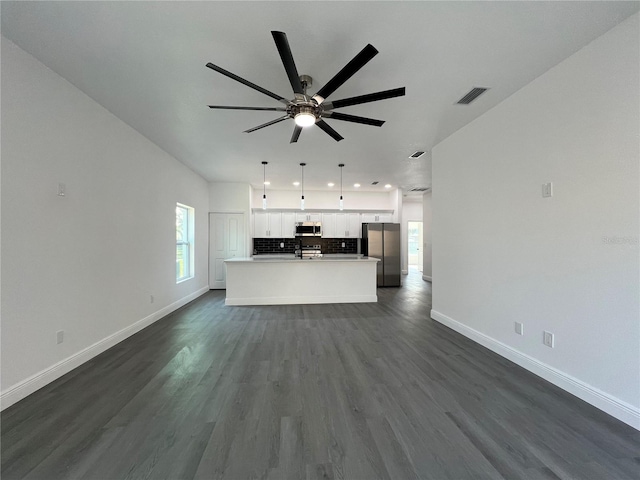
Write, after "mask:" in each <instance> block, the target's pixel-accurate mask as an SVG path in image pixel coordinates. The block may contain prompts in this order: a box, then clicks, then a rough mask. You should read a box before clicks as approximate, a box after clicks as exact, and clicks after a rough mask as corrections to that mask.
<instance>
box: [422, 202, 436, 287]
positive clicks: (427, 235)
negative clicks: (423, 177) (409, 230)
mask: <svg viewBox="0 0 640 480" xmlns="http://www.w3.org/2000/svg"><path fill="white" fill-rule="evenodd" d="M431 196H432V195H431V192H425V194H424V195H423V196H422V278H423V279H424V280H428V281H431V279H432V267H431V265H432V261H431V258H432V247H433V240H432V228H431V225H432V208H431Z"/></svg>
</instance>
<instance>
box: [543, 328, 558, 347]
mask: <svg viewBox="0 0 640 480" xmlns="http://www.w3.org/2000/svg"><path fill="white" fill-rule="evenodd" d="M542 343H544V344H545V345H546V346H547V347H551V348H553V347H554V343H555V342H554V338H553V333H551V332H547V331H545V332H544V333H543V334H542Z"/></svg>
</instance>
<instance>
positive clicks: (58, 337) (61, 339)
mask: <svg viewBox="0 0 640 480" xmlns="http://www.w3.org/2000/svg"><path fill="white" fill-rule="evenodd" d="M62 342H64V330H58V331H57V332H56V343H57V344H58V345H60V344H61V343H62Z"/></svg>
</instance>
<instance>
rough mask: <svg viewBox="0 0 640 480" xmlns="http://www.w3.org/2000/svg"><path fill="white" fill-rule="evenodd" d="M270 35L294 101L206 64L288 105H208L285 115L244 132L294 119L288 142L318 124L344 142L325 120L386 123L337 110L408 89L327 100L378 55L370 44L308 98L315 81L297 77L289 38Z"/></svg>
mask: <svg viewBox="0 0 640 480" xmlns="http://www.w3.org/2000/svg"><path fill="white" fill-rule="evenodd" d="M271 35H272V36H273V40H274V41H275V43H276V48H277V49H278V53H279V54H280V59H281V60H282V64H283V66H284V69H285V72H286V73H287V77H288V78H289V83H290V84H291V88H292V89H293V93H294V98H293V99H292V100H287V99H286V98H284V97H282V96H280V95H278V94H276V93H273V92H270V91H269V90H267V89H265V88H262V87H260V86H258V85H256V84H255V83H252V82H250V81H249V80H245V79H244V78H242V77H239V76H238V75H235V74H234V73H231V72H229V71H228V70H225V69H224V68H222V67H219V66H217V65H214V64H213V63H207V67H208V68H210V69H212V70H214V71H216V72H218V73H221V74H222V75H224V76H226V77H228V78H231V79H232V80H235V81H236V82H240V83H242V84H243V85H246V86H247V87H249V88H253V89H254V90H257V91H258V92H260V93H263V94H264V95H267V96H269V97H271V98H273V99H274V100H277V101H279V102H281V103H283V104H284V105H285V106H284V107H282V106H281V107H241V106H230V105H209V108H212V109H226V110H268V111H274V112H284V113H285V114H284V115H283V116H281V117H279V118H276V119H275V120H271V121H269V122H267V123H263V124H262V125H258V126H257V127H253V128H250V129H248V130H245V131H244V133H251V132H255V131H256V130H260V129H262V128H264V127H268V126H271V125H275V124H276V123H280V122H282V121H284V120H288V119H293V120H294V122H295V127H294V130H293V134H292V135H291V140H290V142H289V143H296V142H297V141H298V138H300V133H301V132H302V129H303V128H305V127H310V126H312V125H317V126H318V127H319V128H320V129H321V130H322V131H324V132H325V133H326V134H327V135H329V136H330V137H331V138H333V139H334V140H336V141H337V142H339V141H340V140H342V139H343V137H342V136H341V135H340V134H339V133H338V132H336V131H335V130H334V129H333V128H332V127H331V126H329V124H327V123H326V122H325V121H324V119H325V118H331V119H334V120H342V121H345V122H352V123H360V124H363V125H371V126H375V127H381V126H382V125H383V124H384V121H383V120H376V119H373V118H366V117H359V116H356V115H348V114H346V113H340V112H334V111H333V110H334V109H336V108H342V107H348V106H351V105H359V104H362V103H369V102H376V101H379V100H384V99H387V98H393V97H400V96H403V95H404V94H405V87H401V88H394V89H391V90H385V91H381V92H375V93H369V94H366V95H359V96H356V97H349V98H343V99H341V100H334V101H332V102H327V101H326V99H327V97H329V96H330V95H331V94H332V93H333V92H335V91H336V90H337V89H338V88H339V87H340V86H342V84H344V83H345V82H346V81H347V80H349V79H350V78H351V77H352V76H353V75H354V74H355V73H356V72H357V71H358V70H360V69H361V68H362V67H364V66H365V65H366V64H367V63H368V62H369V61H370V60H371V59H372V58H373V57H374V56H376V55H377V54H378V50H376V49H375V48H374V47H373V45H370V44H369V45H367V46H366V47H364V48H363V49H362V50H361V51H360V53H358V54H357V55H356V56H355V57H354V58H353V59H352V60H351V61H350V62H349V63H347V65H345V66H344V68H343V69H342V70H340V71H339V72H338V73H337V74H336V75H334V77H333V78H332V79H331V80H329V82H327V84H326V85H324V86H323V87H322V88H321V89H320V90H318V91H317V92H316V93H315V95H313V96H311V97H310V96H308V95H307V88H308V87H310V86H311V85H312V78H311V77H310V76H308V75H299V74H298V69H297V68H296V64H295V62H294V60H293V54H292V53H291V48H290V47H289V41H288V40H287V35H286V34H285V33H283V32H276V31H272V32H271Z"/></svg>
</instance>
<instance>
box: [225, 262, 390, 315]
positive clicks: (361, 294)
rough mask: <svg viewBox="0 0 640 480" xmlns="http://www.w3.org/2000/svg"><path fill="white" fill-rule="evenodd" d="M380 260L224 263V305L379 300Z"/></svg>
mask: <svg viewBox="0 0 640 480" xmlns="http://www.w3.org/2000/svg"><path fill="white" fill-rule="evenodd" d="M378 262H379V260H378V259H377V258H371V257H362V256H361V255H355V254H354V255H349V254H335V255H327V256H324V257H314V258H304V259H301V258H296V257H295V256H292V255H291V256H287V255H260V256H255V257H248V258H230V259H228V260H225V264H226V268H227V296H226V300H225V304H226V305H288V304H310V303H364V302H377V301H378V296H377V293H376V264H377V263H378Z"/></svg>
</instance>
